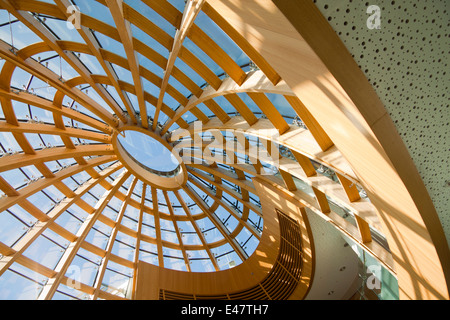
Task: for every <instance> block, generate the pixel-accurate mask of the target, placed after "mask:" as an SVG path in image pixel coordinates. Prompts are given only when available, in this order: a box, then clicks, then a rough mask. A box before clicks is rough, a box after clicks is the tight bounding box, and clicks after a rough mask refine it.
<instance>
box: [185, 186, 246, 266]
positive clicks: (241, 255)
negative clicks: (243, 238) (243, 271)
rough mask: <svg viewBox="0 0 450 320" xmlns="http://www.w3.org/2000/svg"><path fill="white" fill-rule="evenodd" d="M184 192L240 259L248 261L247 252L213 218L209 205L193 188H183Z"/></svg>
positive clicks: (221, 224)
mask: <svg viewBox="0 0 450 320" xmlns="http://www.w3.org/2000/svg"><path fill="white" fill-rule="evenodd" d="M183 190H184V191H185V192H186V193H187V194H188V195H189V196H190V197H191V199H192V200H194V202H195V203H197V205H198V206H199V208H200V209H201V210H203V211H204V212H205V213H206V214H207V216H208V217H209V219H210V220H211V222H212V223H213V224H214V226H215V227H216V228H217V230H219V232H220V233H221V234H222V236H223V237H224V238H225V239H227V242H228V243H229V244H230V245H231V247H232V248H233V250H234V251H235V252H236V253H237V255H238V256H239V258H240V259H241V260H242V261H244V260H246V259H247V254H246V253H245V251H244V250H243V249H242V248H241V247H240V246H239V245H238V244H237V243H236V241H235V240H234V238H233V237H232V236H231V234H230V232H229V231H228V229H227V228H226V226H224V225H223V223H222V222H221V221H219V220H218V219H217V218H216V217H215V216H213V214H212V212H211V211H210V209H209V207H208V205H207V204H206V203H205V202H204V201H203V199H201V198H200V197H199V196H198V194H197V193H196V192H195V191H194V190H192V188H191V187H190V186H189V185H187V186H186V187H184V188H183Z"/></svg>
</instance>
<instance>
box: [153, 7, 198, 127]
mask: <svg viewBox="0 0 450 320" xmlns="http://www.w3.org/2000/svg"><path fill="white" fill-rule="evenodd" d="M203 2H204V0H188V1H187V3H186V6H185V8H184V12H183V17H182V19H181V24H180V27H179V28H178V30H177V31H176V33H175V37H174V40H173V46H172V50H171V51H170V54H169V58H168V59H167V66H166V68H165V70H164V77H163V80H162V83H161V88H160V91H159V97H158V102H157V104H156V111H155V117H154V120H153V130H155V129H156V124H157V123H158V117H159V112H160V110H161V105H162V101H163V98H164V94H165V92H166V87H167V84H168V83H169V78H170V76H171V74H172V68H173V66H174V65H175V60H176V59H177V57H178V53H179V52H180V49H181V46H182V45H183V41H184V39H185V38H186V36H187V33H188V32H189V29H190V28H191V26H192V24H193V23H194V20H195V18H196V17H197V15H198V13H199V12H200V10H201V8H202V5H203Z"/></svg>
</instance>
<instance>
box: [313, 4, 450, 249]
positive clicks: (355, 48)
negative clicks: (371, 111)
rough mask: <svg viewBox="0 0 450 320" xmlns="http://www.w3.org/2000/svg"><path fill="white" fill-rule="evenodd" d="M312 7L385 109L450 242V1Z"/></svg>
mask: <svg viewBox="0 0 450 320" xmlns="http://www.w3.org/2000/svg"><path fill="white" fill-rule="evenodd" d="M314 2H315V4H316V6H317V7H318V9H319V10H320V11H321V12H322V14H323V15H324V16H325V18H327V20H328V21H329V23H330V25H331V26H332V27H333V28H334V30H335V31H336V32H337V34H338V35H339V37H340V38H341V40H342V41H343V42H344V44H345V45H346V47H347V49H348V50H349V52H350V53H351V54H352V55H353V57H354V59H355V61H356V62H357V63H358V65H359V66H360V68H361V69H362V71H363V72H364V73H365V75H366V76H367V78H368V80H369V82H370V83H371V84H372V86H373V87H374V89H375V91H376V92H377V94H378V96H379V97H380V99H381V100H382V102H383V103H384V105H385V107H386V109H387V111H388V112H389V114H390V116H391V118H392V120H393V121H394V123H395V125H396V127H397V130H398V132H399V134H400V135H401V137H402V138H403V141H404V142H405V144H406V146H407V148H408V150H409V153H410V155H411V157H412V159H413V160H414V163H415V164H416V167H417V169H418V171H419V173H420V175H421V177H422V179H423V181H424V182H425V185H426V187H427V189H428V192H429V194H430V196H431V198H432V200H433V203H434V205H435V207H436V210H437V212H438V214H439V217H440V219H441V223H442V225H443V227H444V230H445V233H446V236H447V240H448V241H449V242H450V211H449V208H450V196H449V193H450V186H449V185H448V182H447V181H449V180H450V170H449V166H448V159H450V138H449V137H450V134H449V133H450V132H449V131H450V107H449V94H448V92H449V84H450V77H449V74H448V73H449V53H450V45H449V43H450V41H449V37H450V35H449V30H450V29H449V25H450V23H449V21H450V19H449V13H450V1H448V0H421V1H407V0H402V1H399V0H395V1H386V0H384V1H371V2H366V1H361V0H342V1H335V0H315V1H314ZM371 6H372V7H371ZM374 6H376V7H374Z"/></svg>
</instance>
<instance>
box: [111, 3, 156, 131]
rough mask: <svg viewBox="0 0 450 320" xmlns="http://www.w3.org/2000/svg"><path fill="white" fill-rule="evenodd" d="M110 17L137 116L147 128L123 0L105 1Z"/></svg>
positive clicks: (139, 79)
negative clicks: (126, 66)
mask: <svg viewBox="0 0 450 320" xmlns="http://www.w3.org/2000/svg"><path fill="white" fill-rule="evenodd" d="M106 4H107V5H108V8H109V10H110V11H111V15H112V17H113V18H114V22H115V24H116V27H117V31H118V32H119V36H120V40H121V42H122V44H123V47H124V49H125V53H126V55H127V59H128V63H129V66H130V71H131V75H132V77H133V81H134V86H135V88H136V96H137V99H138V103H139V114H140V120H141V122H142V126H143V127H145V128H148V118H147V117H148V115H147V107H146V105H145V99H144V87H143V84H142V80H141V76H140V73H139V58H138V55H137V53H136V51H135V50H134V45H133V35H132V32H131V25H130V22H128V21H127V20H125V18H124V13H123V10H124V9H123V0H106Z"/></svg>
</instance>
